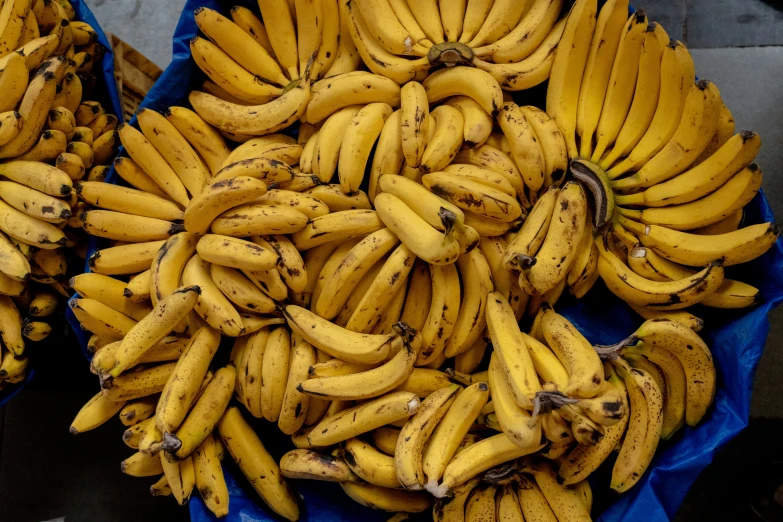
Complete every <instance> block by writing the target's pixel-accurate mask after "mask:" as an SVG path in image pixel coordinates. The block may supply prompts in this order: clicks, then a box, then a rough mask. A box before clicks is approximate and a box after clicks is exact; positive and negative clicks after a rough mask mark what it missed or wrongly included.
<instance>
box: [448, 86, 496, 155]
mask: <svg viewBox="0 0 783 522" xmlns="http://www.w3.org/2000/svg"><path fill="white" fill-rule="evenodd" d="M446 105H449V106H451V107H454V108H455V109H457V110H458V111H460V112H461V113H462V119H463V120H464V122H465V125H464V128H463V132H462V134H463V138H464V144H465V146H466V147H468V148H469V149H473V148H476V147H479V146H481V145H484V143H486V141H487V139H488V138H489V135H490V134H491V133H492V117H491V116H490V115H489V114H487V113H486V111H484V109H483V108H482V107H481V105H479V104H478V102H477V101H476V100H474V99H473V98H470V97H468V96H454V97H452V98H449V99H448V100H447V101H446Z"/></svg>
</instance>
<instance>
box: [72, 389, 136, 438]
mask: <svg viewBox="0 0 783 522" xmlns="http://www.w3.org/2000/svg"><path fill="white" fill-rule="evenodd" d="M124 406H125V402H124V401H120V402H112V401H110V400H108V399H106V397H104V396H103V393H102V392H98V394H97V395H95V396H94V397H93V398H92V399H90V400H89V401H87V404H85V405H84V406H82V408H81V409H80V410H79V413H77V414H76V417H74V419H73V422H71V427H70V432H71V435H78V434H79V433H84V432H85V431H90V430H93V429H95V428H97V427H98V426H101V425H102V424H104V423H105V422H106V421H108V420H109V419H111V418H112V417H114V416H115V415H116V414H117V412H119V411H120V410H121V409H122V408H123V407H124Z"/></svg>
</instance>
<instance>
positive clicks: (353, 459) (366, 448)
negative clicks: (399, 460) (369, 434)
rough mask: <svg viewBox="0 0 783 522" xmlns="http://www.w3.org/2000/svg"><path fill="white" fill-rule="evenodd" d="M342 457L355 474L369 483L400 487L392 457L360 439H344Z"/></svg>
mask: <svg viewBox="0 0 783 522" xmlns="http://www.w3.org/2000/svg"><path fill="white" fill-rule="evenodd" d="M343 459H344V460H345V463H347V464H348V466H349V468H350V469H351V471H352V472H353V473H355V474H356V476H358V477H359V478H360V479H362V480H364V481H365V482H368V483H369V484H372V485H375V486H380V487H383V488H397V489H399V488H401V487H402V486H401V484H400V481H399V479H398V478H397V469H396V467H395V465H394V457H390V456H388V455H385V454H383V453H381V452H380V451H378V450H377V449H375V448H374V447H372V446H371V445H370V444H368V443H366V442H364V441H362V440H360V439H357V438H353V439H349V440H347V441H345V448H344V450H343ZM341 482H344V481H341Z"/></svg>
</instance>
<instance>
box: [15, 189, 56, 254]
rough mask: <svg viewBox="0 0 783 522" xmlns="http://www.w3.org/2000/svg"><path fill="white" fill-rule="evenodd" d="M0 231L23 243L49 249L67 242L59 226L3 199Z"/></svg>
mask: <svg viewBox="0 0 783 522" xmlns="http://www.w3.org/2000/svg"><path fill="white" fill-rule="evenodd" d="M0 231H2V232H4V233H5V234H7V235H8V236H9V237H12V238H13V239H15V240H17V241H19V242H21V243H24V244H27V245H31V246H36V247H38V248H43V249H47V250H48V249H55V248H59V247H61V246H65V243H66V237H65V235H64V234H63V232H62V231H61V230H60V229H59V228H57V227H55V226H54V225H52V224H50V223H46V222H44V221H41V220H40V219H37V218H34V217H32V216H29V215H27V214H25V213H24V212H20V211H18V210H16V209H15V208H13V207H12V206H10V205H8V204H6V203H5V202H3V201H0Z"/></svg>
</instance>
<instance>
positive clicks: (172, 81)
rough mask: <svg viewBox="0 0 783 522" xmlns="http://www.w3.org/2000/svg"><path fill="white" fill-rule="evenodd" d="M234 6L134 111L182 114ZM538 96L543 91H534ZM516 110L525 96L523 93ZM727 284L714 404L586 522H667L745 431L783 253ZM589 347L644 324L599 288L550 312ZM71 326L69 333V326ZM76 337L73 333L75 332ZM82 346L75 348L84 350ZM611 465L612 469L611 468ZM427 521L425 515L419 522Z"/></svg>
mask: <svg viewBox="0 0 783 522" xmlns="http://www.w3.org/2000/svg"><path fill="white" fill-rule="evenodd" d="M236 4H240V5H244V6H246V7H249V8H251V9H253V10H254V11H257V9H258V7H257V3H256V2H255V1H252V0H232V1H230V2H229V1H220V0H189V1H188V2H187V5H186V6H185V9H184V12H183V14H182V16H181V18H180V21H179V24H178V26H177V30H176V32H175V35H174V59H173V61H172V63H171V64H170V65H169V67H168V68H167V69H166V71H165V72H164V73H163V76H162V77H161V78H160V79H159V80H158V82H157V83H156V85H155V86H154V87H153V89H152V90H151V91H150V92H149V94H148V96H147V98H146V99H145V100H144V102H143V103H142V107H149V108H153V109H156V110H163V109H165V108H166V107H168V106H170V105H185V106H187V105H188V102H187V95H188V92H189V91H190V90H191V88H193V87H194V86H196V85H197V84H198V82H200V81H201V80H203V79H204V76H203V75H202V73H201V71H200V70H199V69H198V67H197V66H196V65H195V64H194V63H193V61H192V60H190V51H189V45H188V42H189V40H190V39H191V38H192V37H194V36H195V35H196V34H197V33H198V29H197V26H196V23H195V21H194V18H193V10H194V9H196V8H197V7H208V8H211V9H215V10H217V11H220V12H221V13H223V14H225V15H227V16H228V15H229V10H230V8H231V7H232V6H234V5H236ZM536 91H539V92H538V94H540V91H541V89H536ZM523 96H524V97H525V98H524V101H523V103H530V102H531V99H532V96H533V95H532V94H531V93H530V92H527V93H524V94H523ZM765 221H773V216H772V211H771V210H770V207H769V205H768V204H767V201H766V199H765V198H764V195H763V193H760V194H759V195H758V196H757V197H756V198H755V199H754V200H753V201H752V202H751V204H750V205H748V207H747V208H746V216H745V224H746V225H747V224H753V223H761V222H765ZM727 272H728V274H729V277H732V278H736V279H740V280H742V281H745V282H748V283H750V284H753V285H755V286H756V287H758V288H760V289H761V292H762V295H763V303H762V304H760V305H758V306H756V307H754V308H750V309H746V310H739V311H721V310H713V309H708V308H699V309H698V310H694V312H695V313H696V314H697V315H699V316H700V317H703V318H704V320H705V323H706V327H705V329H704V330H702V332H701V334H700V335H701V336H702V337H703V338H704V340H705V341H706V342H707V344H708V345H709V346H710V348H711V350H712V353H713V356H714V359H715V365H716V367H717V370H718V390H717V395H716V398H715V404H714V406H713V407H712V408H711V410H710V411H709V413H708V414H707V416H706V417H705V418H704V420H703V421H702V423H701V424H700V425H699V426H698V427H696V428H688V427H685V428H683V429H682V430H681V431H680V432H679V433H678V434H677V435H675V437H674V438H673V440H671V441H668V442H662V443H661V445H660V446H659V449H658V452H657V454H656V457H655V459H654V460H653V463H652V465H651V467H650V469H649V470H648V472H647V473H646V474H645V476H644V477H643V478H642V479H641V481H640V482H639V484H638V485H637V486H636V487H634V488H633V489H632V490H631V491H630V492H628V493H626V494H624V495H622V496H616V495H614V494H613V493H612V492H611V491H609V488H608V485H609V474H610V472H611V462H609V463H607V465H604V466H603V467H602V468H601V469H600V470H599V471H598V472H596V473H595V474H594V476H593V477H592V478H591V483H592V485H593V491H594V494H595V496H596V509H595V510H594V514H593V516H594V518H595V519H596V520H600V521H603V522H619V521H627V522H631V521H633V522H636V521H640V520H644V521H646V522H663V521H667V520H669V519H670V518H672V517H673V516H674V514H675V512H676V511H677V508H678V507H679V505H680V504H681V503H682V500H683V498H684V497H685V495H686V493H687V491H688V489H689V488H690V487H691V485H692V484H693V482H694V480H696V477H697V476H698V475H699V473H700V472H701V471H702V470H703V469H704V468H705V467H706V466H707V465H708V464H709V463H710V462H711V461H712V459H713V456H714V455H715V453H716V452H717V451H718V450H719V449H720V448H721V447H723V446H724V445H725V444H726V443H727V442H728V441H729V440H731V439H732V438H733V437H734V436H736V435H737V434H738V433H739V432H740V431H741V430H742V429H743V428H745V427H746V426H747V422H748V415H749V408H750V398H751V393H752V388H753V376H754V372H755V369H756V365H757V364H758V360H759V358H760V357H761V353H762V351H763V348H764V344H765V341H766V338H767V333H768V331H769V322H768V320H767V314H768V312H769V311H770V310H771V309H772V308H774V307H776V306H777V305H778V304H779V303H780V302H781V300H783V243H781V241H778V242H777V243H776V244H775V246H774V247H773V248H772V249H771V250H770V251H769V252H767V253H766V254H765V255H764V256H762V257H761V258H759V259H757V260H755V261H753V262H751V263H747V264H745V265H742V266H738V267H732V268H730V269H729V270H728V271H727ZM557 310H558V312H560V313H562V314H563V315H565V316H566V317H568V318H569V319H570V320H571V321H572V322H573V323H574V324H575V325H576V326H577V327H578V328H579V329H580V330H581V331H582V332H583V333H584V334H585V336H586V337H587V338H588V339H589V340H590V341H591V342H593V343H595V344H609V343H614V342H617V341H619V340H621V339H623V338H625V337H626V336H628V335H629V334H630V333H631V332H633V330H634V329H635V328H636V327H637V326H638V325H639V324H641V322H642V320H641V319H640V318H639V317H638V316H637V315H636V314H635V313H634V312H633V311H632V310H631V309H630V308H628V307H627V306H626V305H625V304H624V303H623V302H621V301H620V300H619V299H618V298H616V297H615V296H614V295H612V294H611V293H610V292H609V291H608V290H607V289H606V287H605V286H604V285H603V283H601V282H600V281H599V282H598V284H596V286H595V288H594V289H593V290H592V291H591V292H589V293H588V295H587V296H586V297H585V298H583V299H582V300H580V301H578V302H577V301H574V300H573V299H569V298H567V297H564V298H563V301H562V302H561V303H559V304H558V306H557ZM72 324H73V323H72ZM76 328H77V333H78V325H76ZM81 338H82V339H83V343H82V346H84V345H85V344H86V339H84V338H83V337H81ZM246 418H247V419H248V420H249V421H250V422H251V423H253V424H254V425H256V426H257V427H258V431H259V433H261V437H262V439H263V440H264V444H265V445H266V447H267V448H268V449H269V450H270V452H271V453H272V454H273V455H274V456H275V457H278V458H279V457H280V456H281V455H282V454H283V453H285V451H287V450H289V449H291V448H292V446H291V443H290V439H289V438H288V437H286V436H284V435H282V434H281V433H280V432H279V430H277V427H276V426H273V425H271V424H269V423H266V422H264V421H256V420H254V419H251V418H250V416H249V415H246ZM610 460H611V459H610ZM229 461H230V459H227V461H226V466H225V468H224V471H225V473H226V479H227V482H228V486H229V492H230V506H229V509H230V513H229V515H228V517H227V518H225V519H223V520H228V521H230V522H239V521H241V522H261V521H272V520H279V518H277V517H275V516H274V515H272V514H271V512H270V511H269V510H268V509H267V508H266V506H265V505H264V503H263V501H262V500H261V499H260V497H259V496H258V495H257V494H256V493H255V492H254V491H253V489H252V488H251V487H250V484H249V483H248V482H247V481H246V480H245V479H244V477H242V476H241V473H240V472H239V470H238V469H237V467H236V466H234V465H233V464H232V463H229ZM296 488H297V489H298V491H299V492H300V493H301V495H302V497H303V499H304V500H303V510H302V518H301V519H302V520H308V521H319V522H338V521H361V522H369V521H375V520H385V519H386V518H387V515H386V514H384V513H379V512H377V511H373V510H370V509H367V508H364V507H362V506H359V505H358V504H356V503H355V502H354V501H352V500H351V499H349V498H348V497H347V496H346V495H345V494H344V493H343V492H342V491H341V490H340V487H339V486H338V485H336V484H329V483H324V482H313V481H296ZM190 513H191V519H192V520H193V521H194V522H207V521H216V520H218V519H217V518H216V517H214V516H213V515H212V514H211V513H210V512H209V511H208V510H207V509H206V507H205V506H204V504H203V502H202V501H201V499H200V498H199V497H198V495H196V494H194V495H193V497H192V499H191V501H190ZM424 518H429V514H428V513H427V514H424Z"/></svg>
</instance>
